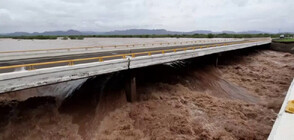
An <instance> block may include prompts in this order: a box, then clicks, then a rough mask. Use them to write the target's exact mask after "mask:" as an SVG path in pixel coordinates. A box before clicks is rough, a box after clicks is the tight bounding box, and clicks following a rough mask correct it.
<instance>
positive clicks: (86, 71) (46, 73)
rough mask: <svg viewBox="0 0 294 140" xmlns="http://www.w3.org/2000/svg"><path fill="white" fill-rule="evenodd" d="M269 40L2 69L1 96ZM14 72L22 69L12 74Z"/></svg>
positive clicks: (250, 45)
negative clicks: (16, 91)
mask: <svg viewBox="0 0 294 140" xmlns="http://www.w3.org/2000/svg"><path fill="white" fill-rule="evenodd" d="M270 42H271V40H270V39H262V40H254V41H243V42H233V43H221V44H219V43H218V44H209V45H201V46H199V45H190V46H179V47H178V48H170V49H169V48H167V49H164V50H149V51H140V52H131V53H126V54H114V55H106V56H97V57H90V58H78V59H70V60H59V61H50V62H38V63H30V64H21V65H9V66H2V67H0V70H1V72H2V73H0V93H5V92H9V91H15V90H21V89H25V88H31V87H37V86H42V85H48V84H54V83H58V82H64V81H69V80H74V79H81V78H86V77H90V76H95V75H100V74H106V73H111V72H115V71H121V70H127V69H133V68H139V67H146V66H151V65H157V64H162V63H167V62H172V61H177V60H184V59H189V58H194V57H200V56H204V55H209V54H214V53H221V52H226V51H232V50H238V49H243V48H248V47H254V46H259V45H264V44H269V43H270ZM15 69H22V70H20V71H14V70H15Z"/></svg>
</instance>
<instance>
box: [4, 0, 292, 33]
mask: <svg viewBox="0 0 294 140" xmlns="http://www.w3.org/2000/svg"><path fill="white" fill-rule="evenodd" d="M293 5H294V1H293V0H160V1H159V0H2V1H0V33H7V32H15V31H26V32H35V31H38V32H40V31H46V30H68V29H77V30H83V31H109V30H119V29H129V28H149V29H154V28H155V29H161V28H164V29H168V30H176V31H191V30H202V29H207V30H213V31H222V30H233V31H244V30H262V31H269V32H277V31H278V30H281V31H292V32H294V27H293V25H294V20H292V19H293V18H294V14H293V13H294V8H292V6H293Z"/></svg>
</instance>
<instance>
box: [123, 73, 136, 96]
mask: <svg viewBox="0 0 294 140" xmlns="http://www.w3.org/2000/svg"><path fill="white" fill-rule="evenodd" d="M125 91H126V96H127V101H128V102H134V101H136V99H137V90H136V77H135V76H134V75H133V74H129V75H128V77H127V81H126V88H125Z"/></svg>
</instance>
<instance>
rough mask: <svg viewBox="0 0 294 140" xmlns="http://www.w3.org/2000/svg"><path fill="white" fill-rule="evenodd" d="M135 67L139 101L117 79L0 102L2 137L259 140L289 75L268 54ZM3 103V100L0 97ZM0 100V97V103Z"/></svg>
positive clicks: (292, 68) (281, 60)
mask: <svg viewBox="0 0 294 140" xmlns="http://www.w3.org/2000/svg"><path fill="white" fill-rule="evenodd" d="M210 60H212V59H210V58H201V59H196V60H193V61H185V62H178V63H173V64H169V65H160V66H154V67H149V68H144V69H140V70H138V71H134V72H136V75H137V82H138V94H139V99H138V100H139V101H138V102H135V103H127V102H126V99H125V95H124V92H123V90H122V89H123V87H124V84H123V83H124V81H125V77H124V73H123V72H122V73H115V74H111V75H105V76H99V77H96V78H94V79H91V80H88V81H87V82H86V83H85V84H84V85H83V86H82V87H81V88H80V89H79V90H77V91H75V93H74V94H73V96H71V98H69V99H67V100H66V101H64V102H63V103H62V104H61V106H58V105H57V104H56V103H55V100H54V98H52V97H42V98H32V99H29V100H26V101H24V102H18V101H2V102H1V108H0V111H1V123H0V124H1V129H0V131H1V134H0V136H1V138H2V139H61V138H67V139H155V138H158V139H176V138H182V139H218V138H220V139H266V138H267V136H268V134H269V132H270V130H271V127H272V125H273V122H274V120H275V117H276V113H277V112H278V110H279V108H280V105H281V103H282V101H283V97H284V96H285V92H286V91H287V89H288V86H289V84H290V82H291V80H292V77H293V76H294V63H293V62H294V55H292V54H288V53H280V52H274V51H269V50H259V51H251V52H246V53H241V54H240V53H237V54H228V55H225V56H223V57H221V58H220V65H219V66H218V67H217V68H215V67H214V66H213V65H212V63H210ZM4 99H5V98H4ZM2 100H3V98H2Z"/></svg>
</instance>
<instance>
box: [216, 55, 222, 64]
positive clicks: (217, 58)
mask: <svg viewBox="0 0 294 140" xmlns="http://www.w3.org/2000/svg"><path fill="white" fill-rule="evenodd" d="M220 56H222V54H221V53H217V54H216V59H215V66H216V67H217V66H218V62H219V57H220Z"/></svg>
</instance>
